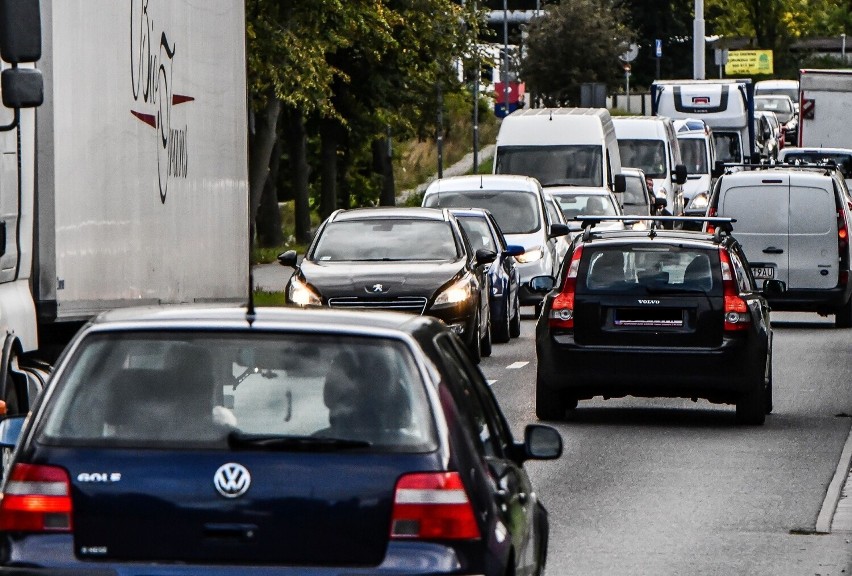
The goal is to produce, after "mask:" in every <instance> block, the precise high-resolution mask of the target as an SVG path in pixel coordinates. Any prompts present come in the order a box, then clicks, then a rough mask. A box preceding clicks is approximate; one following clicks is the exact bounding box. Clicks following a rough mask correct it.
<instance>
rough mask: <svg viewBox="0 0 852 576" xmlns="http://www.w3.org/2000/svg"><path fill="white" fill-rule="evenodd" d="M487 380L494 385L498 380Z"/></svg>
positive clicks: (490, 384)
mask: <svg viewBox="0 0 852 576" xmlns="http://www.w3.org/2000/svg"><path fill="white" fill-rule="evenodd" d="M486 382H488V385H489V386H494V383H495V382H497V380H486Z"/></svg>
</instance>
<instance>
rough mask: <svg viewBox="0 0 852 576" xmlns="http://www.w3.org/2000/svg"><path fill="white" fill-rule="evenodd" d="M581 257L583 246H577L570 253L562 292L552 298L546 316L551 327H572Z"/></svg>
mask: <svg viewBox="0 0 852 576" xmlns="http://www.w3.org/2000/svg"><path fill="white" fill-rule="evenodd" d="M582 257H583V247H582V246H577V248H576V249H575V250H574V253H573V254H572V255H571V263H570V264H569V265H568V272H567V273H566V274H565V282H564V283H563V285H562V292H560V293H559V294H557V295H556V298H554V299H553V304H552V305H551V307H550V315H549V316H548V325H549V326H550V327H551V328H568V329H573V328H574V292H575V291H576V289H577V271H578V270H579V269H580V258H582Z"/></svg>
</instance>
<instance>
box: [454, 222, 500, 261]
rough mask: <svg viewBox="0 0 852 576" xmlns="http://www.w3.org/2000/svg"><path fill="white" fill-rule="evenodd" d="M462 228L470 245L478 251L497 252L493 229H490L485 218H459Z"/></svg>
mask: <svg viewBox="0 0 852 576" xmlns="http://www.w3.org/2000/svg"><path fill="white" fill-rule="evenodd" d="M457 218H458V219H459V222H460V223H461V225H462V228H463V229H464V231H465V234H467V237H468V239H469V240H470V245H471V246H472V247H473V249H474V251H476V250H491V251H492V252H496V251H497V246H495V245H494V237H493V236H492V235H491V228H489V227H488V222H487V221H486V220H485V218H480V217H478V216H457Z"/></svg>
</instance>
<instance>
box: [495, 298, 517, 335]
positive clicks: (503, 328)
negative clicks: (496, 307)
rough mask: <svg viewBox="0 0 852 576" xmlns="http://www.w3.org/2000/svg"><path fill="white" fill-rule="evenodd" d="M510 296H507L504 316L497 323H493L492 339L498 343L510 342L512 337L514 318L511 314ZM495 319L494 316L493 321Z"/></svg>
mask: <svg viewBox="0 0 852 576" xmlns="http://www.w3.org/2000/svg"><path fill="white" fill-rule="evenodd" d="M509 310H510V306H509V297H508V296H506V312H505V314H503V317H502V318H501V319H500V320H499V321H498V322H497V323H496V324H493V323H492V325H491V329H492V332H491V340H493V341H494V342H497V343H498V344H503V343H504V342H508V341H509V340H510V339H511V338H512V319H511V317H510V316H509ZM493 320H494V319H493V318H492V321H493Z"/></svg>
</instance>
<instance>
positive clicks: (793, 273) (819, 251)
mask: <svg viewBox="0 0 852 576" xmlns="http://www.w3.org/2000/svg"><path fill="white" fill-rule="evenodd" d="M789 265H790V280H789V282H788V287H789V288H793V289H800V288H804V289H827V288H834V287H835V286H837V280H838V273H839V272H838V269H839V262H838V258H837V208H836V204H835V201H834V187H833V185H832V181H831V179H830V178H825V177H823V176H822V175H819V176H818V177H817V178H814V175H812V174H793V175H791V180H790V257H789Z"/></svg>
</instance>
